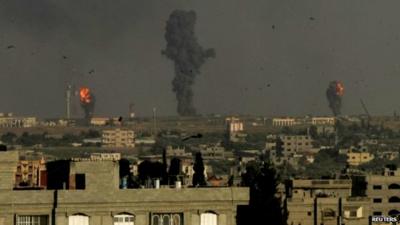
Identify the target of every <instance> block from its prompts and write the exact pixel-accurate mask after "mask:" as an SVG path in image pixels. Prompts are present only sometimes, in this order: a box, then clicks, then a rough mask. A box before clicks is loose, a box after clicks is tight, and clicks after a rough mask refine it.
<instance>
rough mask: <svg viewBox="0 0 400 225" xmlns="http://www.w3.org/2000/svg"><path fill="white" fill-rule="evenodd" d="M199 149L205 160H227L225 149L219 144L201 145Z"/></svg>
mask: <svg viewBox="0 0 400 225" xmlns="http://www.w3.org/2000/svg"><path fill="white" fill-rule="evenodd" d="M199 149H200V152H201V155H202V157H203V159H204V160H224V159H225V148H224V147H223V146H221V144H219V143H218V144H215V145H200V146H199Z"/></svg>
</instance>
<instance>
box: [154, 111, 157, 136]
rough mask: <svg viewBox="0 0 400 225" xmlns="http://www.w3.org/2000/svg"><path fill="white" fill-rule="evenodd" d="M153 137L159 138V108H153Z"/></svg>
mask: <svg viewBox="0 0 400 225" xmlns="http://www.w3.org/2000/svg"><path fill="white" fill-rule="evenodd" d="M153 136H154V137H156V136H157V108H156V107H154V108H153Z"/></svg>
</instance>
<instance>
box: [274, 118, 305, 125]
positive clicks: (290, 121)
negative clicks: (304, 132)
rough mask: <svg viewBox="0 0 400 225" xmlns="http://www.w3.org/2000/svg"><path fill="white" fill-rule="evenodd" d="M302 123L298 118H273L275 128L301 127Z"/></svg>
mask: <svg viewBox="0 0 400 225" xmlns="http://www.w3.org/2000/svg"><path fill="white" fill-rule="evenodd" d="M299 124H300V122H299V121H297V119H296V118H289V117H287V118H273V119H272V126H274V127H293V126H297V125H299Z"/></svg>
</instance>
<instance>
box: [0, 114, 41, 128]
mask: <svg viewBox="0 0 400 225" xmlns="http://www.w3.org/2000/svg"><path fill="white" fill-rule="evenodd" d="M37 124H38V121H37V119H36V117H16V116H13V115H12V114H7V115H5V114H3V113H1V114H0V127H2V128H21V127H24V128H27V127H35V126H36V125H37Z"/></svg>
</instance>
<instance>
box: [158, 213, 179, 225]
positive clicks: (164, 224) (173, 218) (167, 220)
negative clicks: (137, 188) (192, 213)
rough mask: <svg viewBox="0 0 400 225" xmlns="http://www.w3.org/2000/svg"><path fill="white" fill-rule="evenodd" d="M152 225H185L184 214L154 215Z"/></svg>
mask: <svg viewBox="0 0 400 225" xmlns="http://www.w3.org/2000/svg"><path fill="white" fill-rule="evenodd" d="M151 225H183V214H182V213H153V214H152V215H151Z"/></svg>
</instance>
